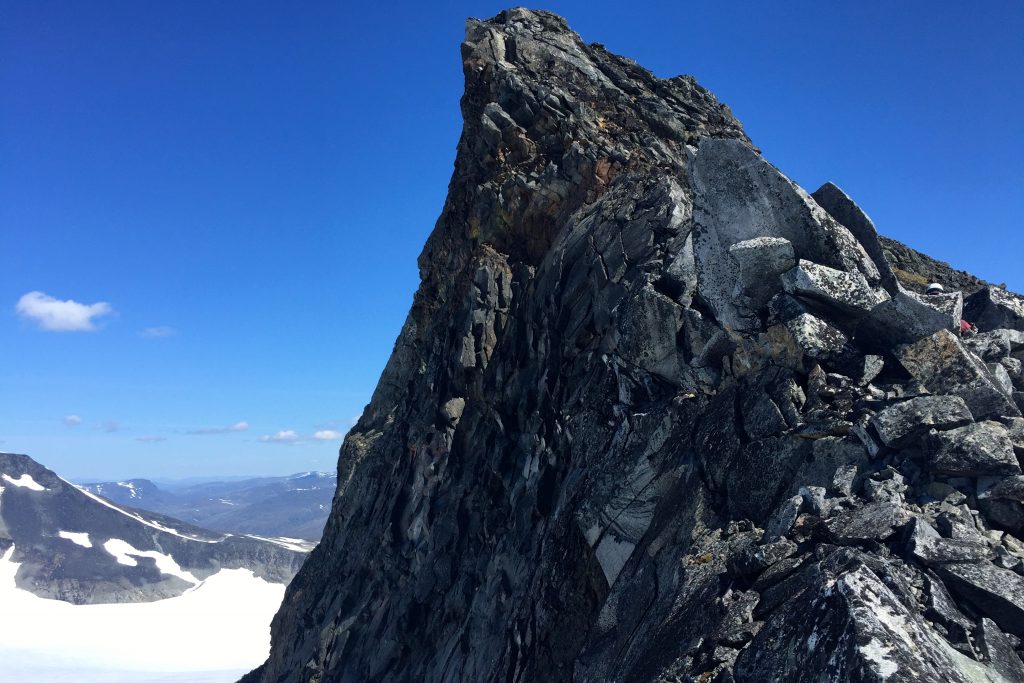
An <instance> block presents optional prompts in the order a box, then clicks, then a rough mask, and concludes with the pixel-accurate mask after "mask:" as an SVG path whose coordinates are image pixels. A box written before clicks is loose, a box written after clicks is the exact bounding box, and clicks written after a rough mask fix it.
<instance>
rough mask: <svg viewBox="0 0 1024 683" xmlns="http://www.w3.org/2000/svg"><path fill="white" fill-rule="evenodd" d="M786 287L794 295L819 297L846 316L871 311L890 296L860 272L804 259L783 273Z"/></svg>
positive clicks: (820, 301)
mask: <svg viewBox="0 0 1024 683" xmlns="http://www.w3.org/2000/svg"><path fill="white" fill-rule="evenodd" d="M782 287H783V289H785V290H786V291H787V292H788V293H790V294H792V295H794V296H797V297H804V298H808V299H811V300H813V301H816V302H818V303H820V304H823V305H824V306H825V307H826V308H829V309H833V310H834V311H835V312H836V314H837V315H843V316H853V317H861V316H864V315H867V314H868V313H869V312H870V311H871V310H872V309H873V308H874V307H875V306H877V305H878V304H879V303H881V302H882V301H884V300H886V299H887V298H889V295H888V294H886V293H885V291H884V290H878V289H875V288H873V287H872V286H871V285H870V284H869V283H868V281H867V279H866V278H865V277H864V276H863V275H861V274H860V273H857V272H846V271H842V270H837V269H835V268H829V267H828V266H823V265H821V264H820V263H813V262H811V261H806V260H803V259H801V260H800V261H799V262H798V263H797V265H796V266H795V267H793V268H792V269H790V270H789V271H787V272H785V273H783V275H782Z"/></svg>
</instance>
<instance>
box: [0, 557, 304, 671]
mask: <svg viewBox="0 0 1024 683" xmlns="http://www.w3.org/2000/svg"><path fill="white" fill-rule="evenodd" d="M13 556H14V547H13V546H12V547H10V548H8V549H7V552H6V553H3V554H2V555H0V605H3V618H2V619H0V661H2V662H4V674H3V675H2V676H0V677H3V678H4V680H7V678H6V674H7V673H9V671H8V668H7V667H8V663H9V662H10V661H14V662H16V663H18V671H19V673H20V674H21V676H20V677H18V678H16V679H12V680H83V678H81V677H75V678H73V679H71V678H68V679H61V678H53V677H50V676H48V675H47V674H46V672H47V671H49V670H53V669H54V667H65V668H66V669H67V670H68V671H74V670H75V669H76V668H77V667H82V668H91V669H93V670H97V671H98V670H103V671H111V670H117V671H122V672H123V671H134V672H160V673H161V674H165V673H168V672H186V671H193V672H210V671H228V670H231V671H232V672H235V673H232V674H230V675H223V676H222V677H219V680H222V681H233V680H237V679H238V676H239V674H238V673H237V672H239V671H249V670H251V669H253V668H255V667H257V666H259V665H260V664H262V663H263V661H264V660H265V659H266V658H267V655H268V653H269V652H270V620H271V618H272V617H273V616H274V613H275V612H276V611H277V609H278V607H279V606H280V605H281V600H282V598H283V597H284V590H285V587H284V585H282V584H272V583H268V582H266V581H264V580H263V579H261V578H258V577H256V576H254V575H253V573H252V572H251V571H249V570H246V569H222V570H220V571H219V572H217V573H216V574H214V575H213V576H211V577H209V578H208V579H206V580H205V581H203V582H201V583H200V584H199V585H198V586H196V587H195V588H193V589H191V590H189V591H188V592H186V593H184V594H183V595H180V596H178V597H175V598H168V599H166V600H157V601H155V602H142V603H114V604H104V605H72V604H70V603H67V602H62V601H60V600H47V599H44V598H40V597H38V596H36V595H33V594H32V593H30V592H28V591H25V590H21V589H19V588H18V587H17V586H16V584H15V581H14V576H15V574H16V573H17V571H18V567H19V566H20V564H19V563H16V562H13V561H12V558H13ZM32 662H35V663H36V665H37V667H38V668H37V669H35V671H33V670H32V666H31V663H32ZM103 680H133V681H142V680H147V681H154V680H163V678H157V677H153V678H146V677H143V676H141V675H140V676H138V677H137V678H130V677H127V676H126V677H125V678H123V679H122V678H111V679H103ZM176 680H182V681H185V680H190V681H191V680H200V679H199V678H198V677H196V678H192V677H188V676H181V677H180V678H178V679H176ZM202 680H212V679H202Z"/></svg>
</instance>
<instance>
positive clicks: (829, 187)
mask: <svg viewBox="0 0 1024 683" xmlns="http://www.w3.org/2000/svg"><path fill="white" fill-rule="evenodd" d="M811 197H813V198H814V201H816V202H818V206H820V207H821V208H823V209H825V210H826V211H828V213H829V215H830V216H832V217H833V218H835V219H836V220H837V221H839V222H840V223H841V224H842V225H843V226H844V227H845V228H846V229H847V230H849V231H850V232H851V233H852V234H853V236H854V237H856V238H857V241H858V242H860V243H861V246H863V247H864V251H866V252H867V254H868V256H870V257H871V260H872V261H874V263H875V265H876V266H878V273H879V278H880V280H881V285H882V286H883V287H884V288H885V289H886V291H888V292H889V293H890V294H896V292H897V291H898V289H899V281H898V280H897V279H896V274H895V273H894V272H893V270H892V266H890V265H889V261H888V260H887V259H886V258H885V251H884V249H883V248H882V242H881V240H879V238H878V231H877V230H876V229H875V224H874V222H872V220H871V219H870V218H868V215H867V214H866V213H865V212H864V210H863V209H862V208H860V206H858V205H857V203H856V202H855V201H853V200H852V199H850V196H849V195H847V194H846V193H845V192H843V190H842V189H840V188H839V186H838V185H836V184H835V183H833V182H831V181H828V182H826V183H825V184H824V185H822V186H821V187H819V188H818V189H817V190H815V191H814V192H813V193H812V194H811Z"/></svg>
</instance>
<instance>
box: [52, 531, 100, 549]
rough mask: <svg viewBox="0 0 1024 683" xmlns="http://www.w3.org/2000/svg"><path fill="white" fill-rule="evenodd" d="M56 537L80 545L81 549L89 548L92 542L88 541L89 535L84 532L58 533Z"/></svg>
mask: <svg viewBox="0 0 1024 683" xmlns="http://www.w3.org/2000/svg"><path fill="white" fill-rule="evenodd" d="M57 535H58V536H60V537H61V538H66V539H67V540H69V541H71V542H72V543H74V544H75V545H80V546H82V547H83V548H91V547H92V541H90V540H89V534H87V533H85V532H84V531H81V532H79V531H63V530H62V531H58V532H57Z"/></svg>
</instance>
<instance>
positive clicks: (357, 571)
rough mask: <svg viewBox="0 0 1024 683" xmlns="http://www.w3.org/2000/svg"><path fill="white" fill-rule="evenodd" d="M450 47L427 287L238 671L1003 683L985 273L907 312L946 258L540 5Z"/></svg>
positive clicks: (1021, 312)
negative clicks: (964, 316)
mask: <svg viewBox="0 0 1024 683" xmlns="http://www.w3.org/2000/svg"><path fill="white" fill-rule="evenodd" d="M462 56H463V66H464V72H465V77H466V91H465V95H464V96H463V99H462V112H463V118H464V129H463V134H462V138H461V140H460V142H459V148H458V155H457V158H456V163H455V171H454V175H453V178H452V181H451V185H450V187H449V194H448V199H447V201H446V204H445V207H444V210H443V213H442V215H441V217H440V219H439V220H438V223H437V225H436V227H435V230H434V232H433V234H432V235H431V237H430V239H429V241H428V242H427V245H426V247H425V249H424V251H423V254H422V256H421V257H420V262H419V264H420V271H421V278H422V283H421V286H420V289H419V291H418V292H417V294H416V297H415V300H414V303H413V306H412V310H411V311H410V313H409V317H408V319H407V322H406V324H405V326H404V328H403V330H402V333H401V335H400V337H399V339H398V341H397V343H396V346H395V350H394V353H393V355H392V357H391V359H390V361H389V363H388V365H387V367H386V368H385V370H384V373H383V375H382V377H381V380H380V383H379V385H378V387H377V389H376V391H375V393H374V396H373V398H372V401H371V403H370V405H369V406H368V407H367V409H366V410H365V411H364V413H363V416H362V418H361V419H360V421H359V423H358V424H357V425H356V427H355V428H354V429H353V430H352V432H351V433H350V434H349V435H348V437H347V439H346V440H345V443H344V445H343V447H342V451H341V456H340V460H339V467H338V493H337V496H336V498H335V501H334V507H333V510H332V513H331V516H330V518H329V520H328V523H327V527H326V529H325V533H324V537H323V540H322V542H321V543H320V545H319V546H318V547H317V548H316V549H315V550H314V551H313V553H311V555H310V558H309V560H308V561H307V562H306V564H305V565H304V566H303V568H302V570H301V571H300V572H299V574H298V575H297V576H296V577H295V579H294V580H293V581H292V583H291V584H290V586H289V588H288V592H287V594H286V597H285V601H284V604H283V605H282V609H281V611H280V612H279V613H278V615H277V617H275V620H274V624H273V645H272V651H271V656H270V658H269V660H268V661H267V663H266V664H265V665H264V666H263V667H261V668H260V669H258V670H256V671H254V672H253V673H252V674H250V676H248V677H247V678H246V679H245V680H246V681H264V682H266V683H271V682H274V683H283V682H285V681H315V682H319V683H326V682H327V681H365V680H374V681H451V680H459V681H566V680H577V681H701V682H706V681H720V682H725V681H733V680H735V681H747V682H751V683H752V682H759V681H769V680H787V681H822V680H829V681H883V680H885V681H890V682H893V681H958V682H966V681H1013V680H1022V679H1024V664H1022V663H1021V660H1020V658H1019V656H1018V654H1017V652H1016V649H1018V648H1019V647H1020V646H1021V640H1020V639H1021V637H1024V612H1022V611H1021V608H1020V605H1021V604H1024V564H1022V558H1024V542H1022V541H1021V540H1020V538H1021V531H1022V529H1024V508H1022V502H1024V493H1022V491H1024V484H1022V482H1024V477H1022V476H1021V469H1020V465H1019V463H1018V460H1017V456H1019V455H1021V451H1022V449H1024V421H1022V420H1021V418H1020V410H1019V405H1020V404H1021V402H1022V401H1024V394H1021V390H1024V383H1022V380H1024V378H1022V373H1021V360H1022V357H1024V335H1022V334H1021V333H1020V332H1019V331H1018V330H1022V329H1024V299H1021V298H1020V297H1017V296H1015V295H1013V294H1011V293H1008V292H1005V291H1003V290H1001V289H998V288H992V287H983V286H981V283H978V286H979V287H980V288H979V289H978V290H977V291H976V292H973V293H971V296H970V298H969V305H968V306H967V309H968V310H969V315H971V316H972V317H973V318H974V319H975V320H976V321H977V322H978V323H979V327H981V328H982V330H983V332H984V334H981V335H978V336H977V337H974V338H971V339H966V338H965V339H961V338H960V337H959V336H958V335H957V334H956V332H955V330H958V329H959V320H960V317H961V312H962V311H963V310H964V307H965V302H964V298H963V294H962V293H961V292H955V293H950V294H949V295H946V296H942V297H927V298H926V297H921V296H919V295H917V294H915V293H914V292H913V291H911V290H908V289H906V288H905V287H907V286H908V285H910V284H913V283H912V282H911V280H913V278H910V279H909V280H908V274H909V275H911V276H916V277H922V276H923V274H924V272H928V271H926V270H925V266H927V267H928V268H933V267H934V268H938V270H936V271H934V272H942V271H941V267H944V266H941V264H939V265H933V264H934V263H935V262H930V261H928V262H926V261H920V262H919V263H920V264H924V265H921V266H917V265H915V262H914V261H913V259H908V261H907V262H906V263H907V265H904V266H903V267H900V268H898V269H894V268H893V266H892V264H890V262H889V261H888V260H887V257H886V253H887V248H888V253H894V252H893V250H894V249H895V248H896V247H894V245H893V244H891V243H890V244H888V245H884V244H883V243H882V242H881V241H880V240H879V238H878V236H877V235H876V234H875V229H874V226H873V225H872V223H871V221H870V220H869V219H868V218H867V216H866V215H865V214H864V213H863V212H862V211H861V210H860V209H859V207H857V205H856V204H854V203H853V202H852V200H850V198H849V197H847V196H846V195H845V194H844V193H843V192H842V191H841V190H840V189H839V188H838V187H836V186H834V185H832V184H830V183H829V184H826V185H824V186H823V187H821V188H819V189H818V190H817V191H816V192H815V193H814V194H813V195H809V194H808V193H807V192H805V191H804V190H802V189H801V188H799V187H797V186H796V185H795V184H793V183H792V182H791V181H789V180H788V179H787V178H786V177H784V176H783V175H782V174H781V173H780V172H779V171H778V170H776V169H775V168H774V167H772V166H771V165H770V164H769V163H768V162H767V161H765V160H764V159H763V158H762V157H761V156H760V155H759V153H758V151H757V150H756V149H755V148H754V147H753V146H752V144H751V143H750V141H749V140H748V139H747V138H746V136H745V135H744V133H743V131H742V128H741V127H740V124H739V123H738V122H737V121H736V120H735V119H734V118H733V117H732V115H731V114H730V113H729V110H728V109H727V108H726V107H725V106H723V105H721V104H720V103H718V102H717V101H716V100H715V98H714V97H713V96H712V95H711V94H710V93H708V92H707V91H705V90H703V89H702V88H700V86H698V85H697V84H696V83H695V82H694V81H693V80H692V79H691V78H688V77H677V78H673V79H668V80H659V79H657V78H655V77H653V76H652V75H651V74H649V73H648V72H646V71H644V70H643V69H641V68H639V67H638V66H636V65H635V64H634V63H632V62H631V61H629V60H627V59H624V58H621V57H617V56H615V55H612V54H610V53H608V52H607V51H606V50H604V49H603V48H602V47H600V46H597V45H586V44H584V43H583V42H582V41H581V40H580V39H579V37H578V36H576V35H575V34H573V33H572V32H571V31H569V29H568V28H567V26H566V25H565V23H564V21H563V20H561V19H560V18H558V17H556V16H554V15H551V14H549V13H545V12H530V11H527V10H521V9H517V10H510V11H507V12H503V13H502V14H500V15H498V16H497V17H495V18H493V19H491V20H489V21H476V20H471V21H470V22H469V24H468V27H467V32H466V41H465V42H464V43H463V46H462ZM908 253H909V252H908ZM908 268H909V270H908ZM915 269H916V270H917V272H915ZM897 270H899V271H900V272H897ZM903 283H906V284H903ZM950 284H953V283H950ZM956 284H958V285H961V282H959V281H957V282H956Z"/></svg>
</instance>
